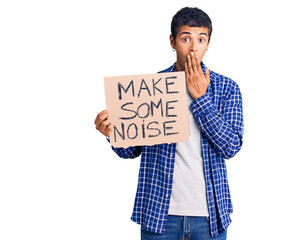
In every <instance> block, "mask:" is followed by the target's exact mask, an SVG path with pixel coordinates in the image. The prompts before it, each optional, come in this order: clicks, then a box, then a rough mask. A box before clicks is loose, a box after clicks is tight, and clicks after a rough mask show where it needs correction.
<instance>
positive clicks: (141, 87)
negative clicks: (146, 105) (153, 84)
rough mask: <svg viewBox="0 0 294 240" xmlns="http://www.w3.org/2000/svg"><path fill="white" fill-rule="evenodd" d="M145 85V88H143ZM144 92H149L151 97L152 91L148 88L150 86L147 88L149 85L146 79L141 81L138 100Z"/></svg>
mask: <svg viewBox="0 0 294 240" xmlns="http://www.w3.org/2000/svg"><path fill="white" fill-rule="evenodd" d="M143 85H145V87H143ZM142 90H147V92H148V94H149V96H150V97H151V93H150V90H149V88H148V86H147V84H146V82H145V80H144V79H142V81H141V86H140V90H139V93H138V98H139V97H140V94H141V91H142Z"/></svg>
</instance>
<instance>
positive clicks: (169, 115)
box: [166, 100, 178, 117]
mask: <svg viewBox="0 0 294 240" xmlns="http://www.w3.org/2000/svg"><path fill="white" fill-rule="evenodd" d="M174 102H178V100H174V101H167V102H166V117H177V116H178V115H175V114H169V113H168V110H169V109H175V108H174V107H170V106H169V104H170V103H174Z"/></svg>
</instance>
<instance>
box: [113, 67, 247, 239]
mask: <svg viewBox="0 0 294 240" xmlns="http://www.w3.org/2000/svg"><path fill="white" fill-rule="evenodd" d="M201 66H202V71H203V73H205V68H206V67H205V65H204V64H203V63H202V62H201ZM174 70H175V64H173V65H172V66H171V67H169V68H167V69H166V70H163V71H161V72H173V71H174ZM209 73H210V84H209V86H208V89H207V93H206V94H205V95H203V96H201V97H200V98H198V99H197V100H194V101H193V102H192V104H191V106H190V108H191V110H192V112H193V114H194V116H195V119H196V121H197V123H198V125H199V128H200V130H201V146H202V156H203V163H204V175H205V183H206V193H207V194H206V195H207V203H208V210H209V220H210V230H211V236H217V235H218V234H220V233H222V232H224V231H225V230H226V229H227V228H228V226H229V224H230V223H231V219H230V214H231V213H232V212H233V207H232V202H231V196H230V191H229V185H228V180H227V170H226V163H225V159H228V158H232V157H233V156H235V154H236V153H237V152H238V151H239V150H240V148H241V146H242V139H243V129H244V127H243V110H242V96H241V92H240V89H239V87H238V85H237V84H236V83H235V82H234V81H233V80H231V79H230V78H228V77H225V76H223V75H220V74H218V73H215V72H213V71H211V70H209ZM112 149H113V150H114V151H115V152H116V153H117V155H118V156H119V157H121V158H135V157H138V156H139V155H140V154H141V164H140V170H139V179H138V188H137V193H136V198H135V204H134V209H133V214H132V217H131V219H132V220H133V221H134V222H136V223H138V224H141V225H142V227H143V228H144V229H146V230H147V231H151V232H154V233H160V234H162V233H164V231H165V224H166V220H167V214H168V209H169V203H170V196H171V191H172V183H173V171H174V163H175V152H176V143H171V144H159V145H153V146H135V147H129V148H114V147H112Z"/></svg>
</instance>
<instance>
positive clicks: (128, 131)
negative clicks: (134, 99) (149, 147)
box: [127, 123, 138, 139]
mask: <svg viewBox="0 0 294 240" xmlns="http://www.w3.org/2000/svg"><path fill="white" fill-rule="evenodd" d="M131 126H134V127H135V135H134V136H133V137H130V128H131ZM127 135H128V138H129V139H134V138H136V137H137V136H138V127H137V125H136V124H135V123H132V124H130V125H129V127H128V130H127Z"/></svg>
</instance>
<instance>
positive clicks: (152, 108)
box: [150, 99, 163, 117]
mask: <svg viewBox="0 0 294 240" xmlns="http://www.w3.org/2000/svg"><path fill="white" fill-rule="evenodd" d="M150 106H151V116H152V117H153V116H154V107H156V108H159V106H160V107H161V108H160V109H161V116H162V117H163V107H162V99H160V100H159V101H158V104H157V105H156V104H155V103H154V102H153V101H152V100H151V102H150Z"/></svg>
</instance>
